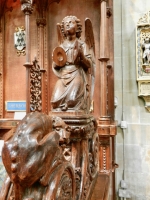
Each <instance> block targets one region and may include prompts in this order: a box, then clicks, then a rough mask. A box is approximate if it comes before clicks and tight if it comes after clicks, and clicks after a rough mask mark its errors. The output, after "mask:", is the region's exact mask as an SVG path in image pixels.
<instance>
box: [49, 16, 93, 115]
mask: <svg viewBox="0 0 150 200" xmlns="http://www.w3.org/2000/svg"><path fill="white" fill-rule="evenodd" d="M57 30H58V42H59V47H56V48H55V49H54V51H53V65H52V68H53V71H54V73H55V75H56V76H57V77H58V78H59V79H58V81H57V82H56V85H55V88H54V91H53V94H52V99H51V104H52V108H53V110H62V111H69V110H71V111H73V110H74V111H79V110H81V111H84V112H85V113H88V112H89V110H90V105H91V101H92V97H93V91H94V79H95V58H94V57H95V46H94V35H93V29H92V24H91V21H90V19H85V42H83V41H82V40H81V39H80V37H81V32H82V25H81V22H80V20H79V19H78V18H77V17H76V16H67V17H65V18H64V19H63V21H62V24H57Z"/></svg>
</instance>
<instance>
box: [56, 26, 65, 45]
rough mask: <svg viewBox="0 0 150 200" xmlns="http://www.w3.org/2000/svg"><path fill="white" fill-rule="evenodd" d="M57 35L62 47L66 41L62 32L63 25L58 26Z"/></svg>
mask: <svg viewBox="0 0 150 200" xmlns="http://www.w3.org/2000/svg"><path fill="white" fill-rule="evenodd" d="M57 35H58V44H59V45H61V44H62V43H63V41H64V36H63V34H62V31H61V25H60V24H59V23H58V24H57Z"/></svg>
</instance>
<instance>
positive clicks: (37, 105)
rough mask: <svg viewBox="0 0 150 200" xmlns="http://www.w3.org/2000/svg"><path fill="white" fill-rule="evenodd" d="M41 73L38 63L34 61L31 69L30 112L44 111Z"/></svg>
mask: <svg viewBox="0 0 150 200" xmlns="http://www.w3.org/2000/svg"><path fill="white" fill-rule="evenodd" d="M41 76H42V75H41V71H40V66H39V65H38V61H37V60H36V59H35V60H34V61H33V66H32V67H31V69H30V111H31V112H35V111H39V112H40V111H41V110H42V97H41V96H42V90H41Z"/></svg>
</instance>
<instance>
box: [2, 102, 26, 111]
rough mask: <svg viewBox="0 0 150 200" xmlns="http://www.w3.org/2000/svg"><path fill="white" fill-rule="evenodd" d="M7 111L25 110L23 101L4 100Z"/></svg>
mask: <svg viewBox="0 0 150 200" xmlns="http://www.w3.org/2000/svg"><path fill="white" fill-rule="evenodd" d="M6 110H7V111H26V102H25V101H7V102H6Z"/></svg>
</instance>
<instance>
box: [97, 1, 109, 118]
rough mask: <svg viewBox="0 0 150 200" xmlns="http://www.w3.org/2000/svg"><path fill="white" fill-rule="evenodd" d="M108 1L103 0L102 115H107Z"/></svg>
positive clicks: (101, 46) (101, 43)
mask: <svg viewBox="0 0 150 200" xmlns="http://www.w3.org/2000/svg"><path fill="white" fill-rule="evenodd" d="M106 10H107V9H106V1H101V24H100V59H99V60H100V74H101V77H100V86H101V89H100V99H101V100H100V109H101V110H100V117H106V116H107V61H108V60H109V58H108V23H107V17H106Z"/></svg>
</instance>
